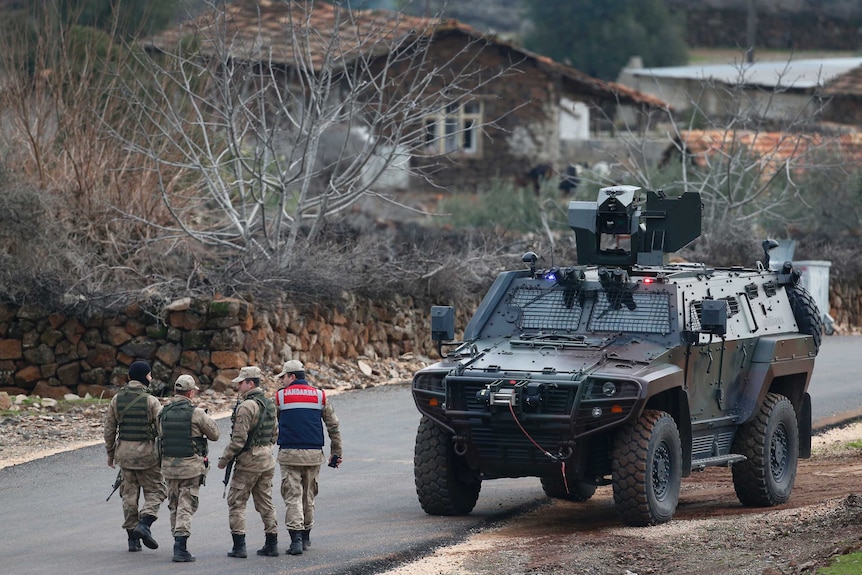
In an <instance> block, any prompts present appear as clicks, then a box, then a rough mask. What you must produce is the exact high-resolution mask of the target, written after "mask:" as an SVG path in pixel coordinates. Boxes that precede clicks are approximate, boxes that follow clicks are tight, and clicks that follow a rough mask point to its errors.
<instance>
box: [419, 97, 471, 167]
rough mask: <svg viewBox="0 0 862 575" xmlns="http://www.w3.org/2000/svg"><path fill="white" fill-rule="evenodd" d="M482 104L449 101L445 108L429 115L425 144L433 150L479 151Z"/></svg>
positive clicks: (437, 151) (445, 152) (426, 121)
mask: <svg viewBox="0 0 862 575" xmlns="http://www.w3.org/2000/svg"><path fill="white" fill-rule="evenodd" d="M481 123H482V104H481V103H480V102H466V103H463V104H457V103H456V104H449V105H448V106H446V109H445V111H442V112H441V113H439V114H433V115H431V116H427V117H426V118H425V147H426V150H427V151H428V152H429V153H435V154H450V153H452V152H463V153H465V154H477V153H478V152H479V126H480V125H481Z"/></svg>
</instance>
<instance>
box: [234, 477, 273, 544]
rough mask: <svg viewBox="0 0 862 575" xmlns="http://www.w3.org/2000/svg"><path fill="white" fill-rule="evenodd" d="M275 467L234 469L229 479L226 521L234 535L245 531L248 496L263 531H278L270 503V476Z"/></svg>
mask: <svg viewBox="0 0 862 575" xmlns="http://www.w3.org/2000/svg"><path fill="white" fill-rule="evenodd" d="M274 476H275V468H272V469H269V470H267V471H263V472H260V471H242V470H239V471H235V472H234V474H233V478H232V479H231V480H230V490H229V491H228V494H227V505H228V523H229V524H230V532H231V533H233V534H236V535H239V534H242V533H245V508H246V505H247V504H248V498H249V496H250V497H251V498H252V499H253V500H254V508H255V510H256V511H257V512H258V513H260V518H261V519H262V520H263V532H264V533H278V521H277V520H276V518H275V506H274V505H273V504H272V478H273V477H274Z"/></svg>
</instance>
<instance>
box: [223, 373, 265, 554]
mask: <svg viewBox="0 0 862 575" xmlns="http://www.w3.org/2000/svg"><path fill="white" fill-rule="evenodd" d="M260 376H261V374H260V369H259V368H257V367H254V366H248V367H244V368H242V369H241V370H240V372H239V376H238V377H236V378H234V380H233V382H234V383H237V384H239V390H238V391H239V400H238V401H237V405H236V407H235V408H234V410H233V415H232V416H231V422H232V424H233V425H232V427H231V432H230V443H229V444H228V446H227V447H225V450H224V453H222V456H221V458H220V459H219V461H218V468H219V469H225V468H226V467H227V465H228V463H229V462H231V461H233V460H236V463H235V467H234V470H233V478H232V479H231V481H230V491H229V493H228V496H227V504H228V508H229V515H228V521H229V523H230V533H231V537H233V548H232V549H231V550H230V551H228V557H239V558H243V559H244V558H245V557H248V552H247V551H246V545H245V528H246V525H245V508H246V504H247V503H248V498H249V496H251V497H252V498H253V499H254V508H255V509H256V510H257V512H258V513H260V518H261V519H262V520H263V531H264V535H265V537H266V543H265V544H264V546H263V547H262V548H260V549H258V550H257V554H258V555H266V556H269V557H277V556H278V522H277V521H276V518H275V507H274V506H273V504H272V480H273V477H274V476H275V458H274V457H273V455H272V446H273V445H274V444H275V441H276V439H277V438H278V426H277V425H276V411H275V404H274V403H273V402H272V400H271V399H269V398H268V397H266V396H265V395H264V393H263V389H261V388H260Z"/></svg>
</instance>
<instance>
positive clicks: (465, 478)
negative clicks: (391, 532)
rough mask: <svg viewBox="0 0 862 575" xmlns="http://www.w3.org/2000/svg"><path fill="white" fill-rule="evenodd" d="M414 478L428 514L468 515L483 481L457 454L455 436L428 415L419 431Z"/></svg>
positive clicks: (417, 492)
mask: <svg viewBox="0 0 862 575" xmlns="http://www.w3.org/2000/svg"><path fill="white" fill-rule="evenodd" d="M413 478H414V480H415V483H416V494H417V495H418V496H419V504H420V505H421V506H422V509H423V510H424V511H425V513H428V514H429V515H466V514H468V513H470V512H471V511H473V507H475V506H476V501H477V500H478V499H479V490H480V489H481V488H482V480H481V479H480V478H479V477H478V476H477V475H476V474H475V473H474V472H473V471H472V470H470V468H469V467H468V466H467V462H466V461H465V460H464V458H463V457H460V456H458V455H456V454H455V448H454V446H453V444H452V436H451V435H450V434H449V433H447V432H446V430H445V429H442V428H440V427H439V426H437V425H435V424H434V422H433V421H431V420H430V419H428V418H427V417H425V416H422V419H421V420H420V421H419V429H418V430H417V432H416V449H415V450H414V452H413Z"/></svg>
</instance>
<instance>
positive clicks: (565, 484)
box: [509, 401, 571, 493]
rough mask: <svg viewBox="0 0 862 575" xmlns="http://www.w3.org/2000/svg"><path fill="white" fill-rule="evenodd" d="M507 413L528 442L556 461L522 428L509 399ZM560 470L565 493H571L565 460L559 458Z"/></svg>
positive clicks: (554, 459)
mask: <svg viewBox="0 0 862 575" xmlns="http://www.w3.org/2000/svg"><path fill="white" fill-rule="evenodd" d="M509 413H511V414H512V419H514V420H515V423H517V424H518V427H519V428H521V432H522V433H523V434H524V436H525V437H526V438H527V439H529V440H530V442H531V443H532V444H533V445H535V446H536V448H537V449H538V450H539V451H541V452H542V453H544V454H545V455H547V456H548V457H549V458H550V459H551V460H552V461H556V460H557V458H556V457H554V456H553V455H551V453H550V452H549V451H548V450H546V449H545V448H543V447H542V446H541V445H539V444H538V443H536V441H535V440H534V439H533V438H532V437H531V436H530V434H529V433H527V430H526V429H524V426H523V425H521V422H520V421H518V416H517V415H515V408H514V406H513V405H512V402H511V401H509ZM560 470H561V471H562V473H563V485H564V486H565V488H566V493H571V492H570V491H569V481H568V479H566V462H565V461H564V460H560Z"/></svg>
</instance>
